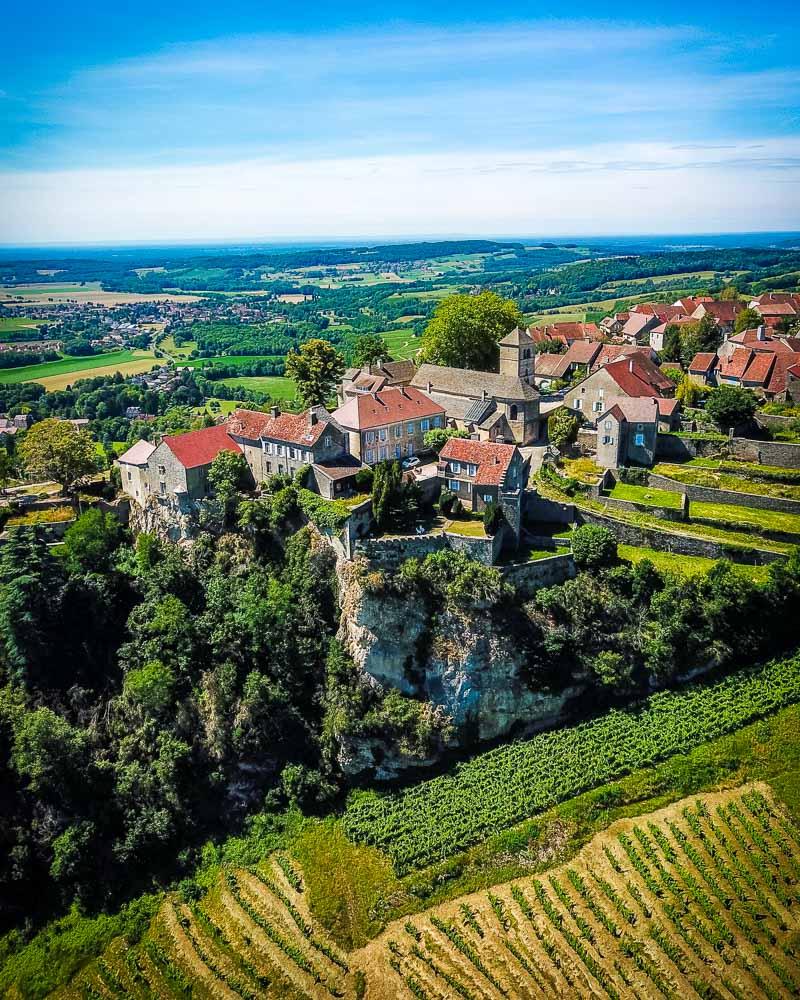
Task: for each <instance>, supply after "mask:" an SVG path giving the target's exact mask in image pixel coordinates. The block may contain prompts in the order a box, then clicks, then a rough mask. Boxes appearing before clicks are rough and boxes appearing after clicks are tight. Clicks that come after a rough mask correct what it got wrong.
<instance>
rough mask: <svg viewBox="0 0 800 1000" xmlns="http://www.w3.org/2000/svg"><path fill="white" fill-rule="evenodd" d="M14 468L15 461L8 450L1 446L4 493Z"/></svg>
mask: <svg viewBox="0 0 800 1000" xmlns="http://www.w3.org/2000/svg"><path fill="white" fill-rule="evenodd" d="M13 468H14V463H13V460H12V458H11V456H10V455H9V453H8V451H7V450H6V449H5V448H0V492H2V493H5V491H6V489H7V487H8V483H9V480H10V479H11V474H12V472H13Z"/></svg>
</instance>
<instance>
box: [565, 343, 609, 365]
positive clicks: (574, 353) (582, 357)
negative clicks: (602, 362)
mask: <svg viewBox="0 0 800 1000" xmlns="http://www.w3.org/2000/svg"><path fill="white" fill-rule="evenodd" d="M602 349H603V347H602V345H601V344H598V343H597V342H596V341H593V340H573V341H572V343H571V344H570V345H569V350H568V351H567V353H566V354H565V355H564V357H565V358H566V359H567V363H568V364H571V365H590V364H591V363H592V362H593V361H594V359H595V358H596V357H597V355H598V354H599V353H600V351H601V350H602Z"/></svg>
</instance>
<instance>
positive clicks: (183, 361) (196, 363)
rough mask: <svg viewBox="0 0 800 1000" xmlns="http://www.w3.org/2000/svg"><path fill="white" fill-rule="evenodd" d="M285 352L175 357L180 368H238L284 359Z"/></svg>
mask: <svg viewBox="0 0 800 1000" xmlns="http://www.w3.org/2000/svg"><path fill="white" fill-rule="evenodd" d="M284 359H285V355H283V354H224V355H223V354H221V355H219V356H218V357H215V358H179V357H176V358H175V364H176V365H177V366H178V368H209V367H211V366H213V365H229V366H231V367H236V368H238V367H239V366H240V365H249V364H252V363H253V362H254V361H283V360H284Z"/></svg>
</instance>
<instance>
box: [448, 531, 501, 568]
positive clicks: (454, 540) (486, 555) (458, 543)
mask: <svg viewBox="0 0 800 1000" xmlns="http://www.w3.org/2000/svg"><path fill="white" fill-rule="evenodd" d="M505 534H506V532H504V531H498V532H497V534H495V535H489V536H487V537H486V538H476V537H474V536H472V535H457V534H455V533H454V532H452V531H445V537H446V538H447V544H448V547H449V548H451V549H454V550H455V551H457V552H466V554H467V555H468V556H470V557H471V558H472V559H475V560H477V561H478V562H480V563H483V565H484V566H494V564H495V563H496V562H497V560H498V559H499V558H500V551H501V550H502V548H503V538H504V536H505Z"/></svg>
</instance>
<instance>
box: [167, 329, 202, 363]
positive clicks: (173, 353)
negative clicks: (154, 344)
mask: <svg viewBox="0 0 800 1000" xmlns="http://www.w3.org/2000/svg"><path fill="white" fill-rule="evenodd" d="M158 346H159V347H160V348H161V350H162V351H165V352H166V353H167V354H169V356H170V357H171V358H175V360H176V361H178V360H179V359H186V358H188V356H189V355H190V354H191V353H192V351H195V350H197V344H196V343H195V342H194V341H193V340H187V341H186V342H185V343H184V344H182V345H181V346H180V347H178V346H177V345H176V343H175V338H174V337H173V336H172V334H170V335H169V336H168V337H162V339H161V340H159V342H158Z"/></svg>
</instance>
